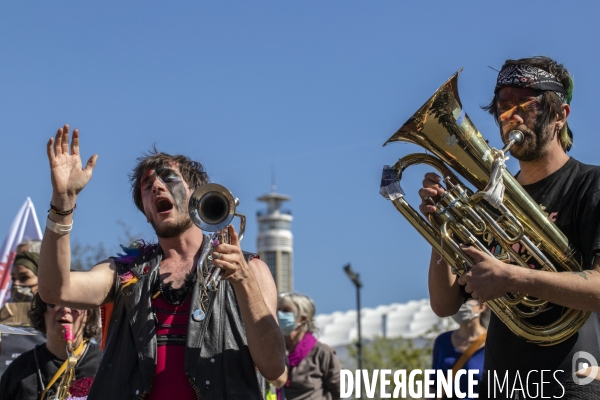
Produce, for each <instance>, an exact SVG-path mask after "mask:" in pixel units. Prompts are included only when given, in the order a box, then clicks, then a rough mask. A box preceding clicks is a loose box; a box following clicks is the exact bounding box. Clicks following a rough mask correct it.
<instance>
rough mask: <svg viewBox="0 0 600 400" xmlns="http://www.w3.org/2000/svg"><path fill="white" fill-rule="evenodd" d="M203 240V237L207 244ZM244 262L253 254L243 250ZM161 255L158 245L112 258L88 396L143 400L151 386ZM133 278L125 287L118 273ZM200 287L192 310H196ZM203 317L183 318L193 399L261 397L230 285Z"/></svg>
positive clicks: (215, 294) (220, 290) (212, 295)
mask: <svg viewBox="0 0 600 400" xmlns="http://www.w3.org/2000/svg"><path fill="white" fill-rule="evenodd" d="M206 242H207V240H205V241H204V243H206ZM244 256H245V258H246V261H249V260H250V259H252V258H253V257H254V256H255V255H253V254H251V253H244ZM161 259H162V251H161V250H160V247H158V246H156V248H155V249H154V250H153V251H151V252H149V253H147V254H146V255H142V256H140V257H139V258H138V259H137V260H135V261H134V262H132V263H130V264H128V265H124V264H121V263H118V262H117V284H116V287H115V302H114V309H113V313H112V316H111V319H110V325H109V331H108V339H107V342H106V348H105V351H104V357H103V359H102V362H101V363H100V367H99V368H98V373H97V374H96V378H95V379H94V383H93V385H92V388H91V390H90V393H89V395H88V399H89V400H106V399H111V400H113V399H115V400H116V399H142V398H144V397H145V396H146V395H147V394H148V393H149V392H150V390H151V388H152V381H153V379H154V371H155V367H156V360H155V358H156V346H157V342H156V331H155V322H154V317H153V313H152V307H151V296H152V289H153V286H154V282H155V280H156V279H158V266H159V264H160V260H161ZM127 273H133V275H134V276H135V278H137V282H135V283H133V284H129V285H124V284H122V283H121V282H120V277H121V276H122V275H123V274H127ZM198 290H199V285H198V283H196V285H195V287H194V291H193V298H192V305H191V312H193V311H194V310H196V309H198V308H200V299H199V296H198ZM208 304H209V305H208V307H207V310H208V312H207V315H206V318H205V319H204V320H203V321H200V322H197V321H195V320H194V319H192V317H191V313H190V316H189V317H188V321H189V322H188V332H187V344H186V349H185V372H186V375H187V378H188V380H189V381H190V384H191V385H192V387H193V388H194V391H195V392H196V396H197V397H198V399H200V398H201V399H207V400H208V399H214V400H223V399H230V400H237V399H240V400H241V399H244V400H252V399H256V400H259V399H261V400H262V399H264V394H263V393H262V392H263V388H264V378H262V376H260V374H259V373H258V371H257V370H256V368H255V366H254V362H253V361H252V358H251V356H250V350H249V348H248V342H247V339H246V331H245V328H244V323H243V321H242V317H241V314H240V310H239V307H238V304H237V299H236V296H235V292H234V290H233V287H232V286H231V284H230V283H229V282H227V281H221V283H220V284H219V287H218V290H217V291H215V292H211V293H210V296H209V301H208Z"/></svg>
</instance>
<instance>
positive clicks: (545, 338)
mask: <svg viewBox="0 0 600 400" xmlns="http://www.w3.org/2000/svg"><path fill="white" fill-rule="evenodd" d="M459 73H460V71H458V72H457V73H456V74H454V75H453V76H452V77H451V78H450V79H449V80H448V81H447V82H446V83H445V84H444V85H442V86H441V87H440V88H439V89H438V90H437V91H436V92H435V93H434V94H433V96H432V97H431V98H430V99H429V100H428V101H427V102H426V103H425V104H424V105H423V106H422V107H421V108H420V109H419V110H418V111H417V112H416V113H415V114H414V115H413V116H412V117H410V118H409V120H408V121H407V122H406V123H405V124H404V125H403V126H402V127H401V128H400V129H398V131H397V132H396V133H395V134H394V135H393V136H392V137H390V138H389V139H388V140H387V141H386V142H385V144H384V146H385V145H387V144H388V143H391V142H409V143H414V144H417V145H419V146H421V147H423V148H424V149H425V150H427V151H428V152H430V153H432V154H433V155H432V154H423V153H413V154H409V155H407V156H405V157H402V158H401V159H399V160H398V162H396V164H394V165H393V166H392V167H389V166H386V167H387V168H385V167H384V179H382V194H383V195H384V196H385V197H387V198H388V199H390V200H391V201H392V204H393V205H394V207H396V209H397V210H398V211H399V212H400V213H401V214H402V215H403V216H404V217H405V218H406V219H407V220H408V221H409V222H410V223H411V224H412V225H413V226H414V227H415V229H417V231H418V232H419V233H420V234H421V235H422V236H423V237H424V238H425V240H427V242H429V244H430V245H431V246H432V247H433V248H434V249H435V250H436V251H437V252H438V253H440V254H441V255H442V257H443V259H444V260H446V261H447V262H448V264H449V265H450V266H451V268H452V271H453V272H454V273H456V274H458V275H462V274H463V273H465V272H466V271H468V269H469V268H471V267H472V266H473V265H474V263H473V261H472V260H471V258H469V256H467V255H466V254H465V253H464V252H463V251H462V250H461V249H460V244H463V245H468V246H474V247H476V248H478V249H480V250H481V251H484V252H486V253H488V254H489V255H492V254H491V253H490V252H489V250H488V249H487V248H486V246H485V245H484V244H483V243H482V242H481V240H480V238H481V237H486V236H487V237H488V238H489V237H490V235H491V236H492V237H493V238H494V239H495V240H496V241H497V242H498V244H499V245H500V246H501V247H502V248H503V249H504V251H505V254H504V255H503V256H501V257H498V256H496V258H498V259H500V260H501V261H503V262H509V261H511V262H516V263H517V264H518V265H519V266H521V267H524V268H529V266H528V264H527V262H526V261H525V260H523V259H522V258H521V256H520V255H519V254H518V253H517V252H516V251H515V250H514V249H513V245H515V244H519V245H520V246H522V247H524V248H525V249H526V250H527V252H528V253H529V254H530V255H531V256H532V257H533V258H534V259H535V260H536V261H537V263H538V264H539V265H540V266H541V269H542V270H546V271H553V272H557V271H581V266H580V265H579V263H578V261H577V260H576V259H575V257H574V256H573V254H572V250H571V249H569V245H568V240H567V238H566V237H565V235H564V234H563V233H562V232H561V231H560V230H559V229H558V228H557V227H556V225H554V223H552V222H551V221H550V220H549V219H548V216H547V215H546V214H545V213H544V212H543V211H542V209H541V208H540V206H538V205H537V204H536V203H535V201H533V199H532V198H531V197H529V195H528V194H527V193H526V192H525V190H523V188H522V187H521V186H520V185H519V183H518V182H517V180H516V179H515V178H514V177H513V176H512V175H511V174H510V173H509V172H508V171H506V170H505V168H503V160H504V153H506V152H507V151H508V149H509V148H510V146H512V144H513V143H518V142H519V140H522V133H521V132H518V131H513V132H511V136H510V138H509V143H508V144H507V145H506V146H505V147H504V148H503V149H501V150H497V149H492V148H490V147H489V146H488V144H487V142H486V141H485V140H484V139H483V137H482V135H481V133H479V131H478V130H477V128H475V126H474V125H473V123H472V122H471V120H470V119H469V117H468V116H467V115H466V113H465V112H464V110H463V108H462V104H461V102H460V98H459V96H458V74H459ZM519 134H521V137H519ZM415 164H427V165H429V166H432V167H434V168H435V169H437V170H438V171H439V172H440V173H441V174H442V175H444V174H445V173H446V172H447V170H449V168H452V169H453V170H454V171H455V172H456V173H457V174H458V175H459V176H462V177H464V179H466V180H467V181H468V182H469V183H470V184H471V185H473V186H474V187H475V188H476V189H477V190H478V191H477V192H476V193H474V192H473V191H472V190H471V189H469V188H468V187H467V186H465V185H464V184H463V183H462V182H460V181H459V180H458V179H456V180H454V179H452V178H451V177H450V176H448V174H446V176H445V177H444V182H446V184H447V190H446V192H445V194H444V196H443V198H442V199H441V200H440V201H439V202H438V203H437V204H435V205H436V206H437V209H438V211H437V212H436V214H435V215H432V216H430V218H429V219H428V220H427V219H425V218H424V217H423V216H422V215H421V214H420V213H419V212H417V211H416V210H415V209H414V208H413V207H411V206H410V204H409V203H408V202H407V201H406V200H405V198H404V192H403V191H402V188H401V186H400V179H401V178H402V173H403V172H404V170H405V169H406V168H408V167H410V166H411V165H415ZM493 179H500V180H501V181H502V182H503V185H504V186H503V188H504V189H503V191H504V194H503V196H501V198H500V200H499V201H498V200H497V199H496V200H494V201H492V200H491V199H489V195H490V192H491V189H490V187H489V186H490V185H489V184H490V182H491V180H493ZM484 200H485V201H484ZM490 204H493V206H490ZM492 256H493V255H492ZM487 304H488V306H489V307H490V308H491V309H492V311H493V312H494V313H495V314H496V315H497V316H498V318H500V320H502V322H503V323H504V324H505V325H506V326H507V327H508V328H509V329H510V330H511V331H512V332H514V333H515V334H516V335H519V336H521V337H523V338H525V339H526V340H528V341H530V342H533V343H536V344H538V345H541V346H548V345H553V344H556V343H560V342H562V341H564V340H567V339H568V338H569V337H571V336H572V335H573V334H575V333H576V332H577V331H578V330H579V328H580V327H581V326H582V325H583V324H584V323H585V321H586V320H587V318H588V317H589V315H590V312H587V311H579V310H573V309H568V308H564V312H563V313H562V314H561V315H560V316H559V317H558V318H557V319H556V320H554V321H553V322H551V323H550V324H547V325H536V324H533V323H531V322H529V321H528V319H529V318H532V317H534V316H537V315H539V314H540V313H541V312H543V311H545V310H547V309H548V308H549V306H548V304H549V303H548V302H547V301H545V300H542V299H537V298H533V297H530V296H528V295H527V294H524V293H506V294H505V295H504V296H502V297H500V298H498V299H495V300H491V301H488V302H487Z"/></svg>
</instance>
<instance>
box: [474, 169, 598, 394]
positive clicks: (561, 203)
mask: <svg viewBox="0 0 600 400" xmlns="http://www.w3.org/2000/svg"><path fill="white" fill-rule="evenodd" d="M523 188H524V189H525V190H526V191H527V193H528V194H529V195H530V196H531V197H532V198H533V199H534V200H535V201H536V202H537V203H538V204H540V205H541V206H542V207H543V209H544V211H545V212H546V213H547V214H548V217H549V218H550V219H551V220H553V221H554V222H555V223H556V225H557V226H558V228H559V229H560V230H561V231H562V232H563V233H564V234H565V236H566V237H567V239H568V240H569V246H570V247H571V249H572V250H573V251H574V252H575V256H576V258H577V259H578V260H580V261H581V266H582V268H583V269H591V268H592V262H593V259H594V255H595V253H596V252H597V251H599V250H600V167H598V166H591V165H586V164H583V163H581V162H579V161H577V160H575V159H573V158H570V159H569V160H568V161H567V163H566V164H565V165H564V166H562V167H561V168H560V169H559V170H558V171H556V172H554V173H553V174H551V175H549V176H548V177H546V178H544V179H542V180H541V181H539V182H536V183H533V184H531V185H526V186H524V187H523ZM491 250H492V252H493V251H494V249H493V248H492V249H491ZM529 263H530V264H534V265H535V264H536V263H535V261H534V260H531V261H529ZM582 279H584V278H583V277H582ZM549 307H550V309H549V310H548V311H544V312H542V313H541V314H539V315H538V316H536V317H533V318H530V319H527V322H530V323H533V324H538V325H546V324H548V323H549V322H551V321H554V320H556V319H557V318H558V316H560V315H561V312H562V310H563V307H562V306H558V305H555V304H549ZM596 319H597V315H596V314H595V313H593V314H592V316H591V317H590V318H589V319H588V321H587V322H586V324H585V325H584V326H583V327H582V328H581V329H580V330H579V331H578V332H577V333H576V334H575V335H573V336H572V337H570V338H569V339H567V340H566V341H564V342H562V343H559V344H556V345H553V346H539V345H537V344H533V343H529V342H527V341H526V340H525V339H523V338H521V337H518V336H517V335H515V334H514V333H512V332H511V331H510V330H509V329H508V328H507V327H506V325H504V323H502V321H500V319H499V318H498V317H497V316H496V315H494V314H492V317H491V320H490V325H489V331H488V337H487V341H486V345H485V362H484V377H483V380H482V385H484V386H487V382H488V376H487V375H490V378H489V382H490V386H491V387H490V388H489V389H490V390H491V393H493V384H494V375H492V373H493V371H495V373H496V376H497V377H498V380H499V381H502V379H503V378H504V376H505V374H506V371H508V385H509V388H512V386H513V383H514V382H515V381H516V380H517V379H518V377H517V371H518V372H519V377H520V380H521V382H522V384H523V386H525V385H527V384H528V385H529V393H530V395H531V396H532V397H534V396H535V393H536V390H537V392H538V394H537V396H538V398H541V393H539V390H540V382H541V381H542V379H543V382H545V383H544V393H543V394H544V396H550V397H552V395H553V393H554V392H555V391H556V390H558V395H560V394H561V393H562V391H561V388H560V385H559V384H558V382H557V381H560V382H566V381H568V380H569V379H570V378H571V376H572V372H573V371H572V365H571V363H572V358H573V355H574V354H575V352H577V351H586V352H588V353H590V354H591V355H593V356H594V357H595V358H596V360H598V361H599V362H600V344H599V338H598V333H597V326H598V321H597V320H596ZM542 370H550V371H551V372H545V373H544V375H543V377H542V376H541V371H542ZM557 370H563V371H564V372H562V373H560V372H558V373H556V375H554V374H555V371H557ZM490 371H492V372H490ZM530 371H537V372H531V374H529V383H527V377H528V373H530ZM533 385H537V387H535V386H533ZM516 387H520V386H519V385H517V386H516ZM482 389H483V391H480V398H485V396H484V395H483V394H485V393H490V392H487V390H486V389H485V388H482ZM496 390H497V392H496V398H505V396H502V395H500V394H499V386H498V385H496ZM515 393H516V392H515ZM503 394H506V391H504V393H503ZM525 395H527V393H525ZM519 396H520V397H519V398H520V399H523V398H529V397H524V396H523V394H522V393H521V392H519Z"/></svg>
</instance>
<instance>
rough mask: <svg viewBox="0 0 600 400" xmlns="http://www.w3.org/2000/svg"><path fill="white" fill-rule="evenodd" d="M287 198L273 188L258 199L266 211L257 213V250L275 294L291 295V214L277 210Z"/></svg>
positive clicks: (292, 281)
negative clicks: (273, 285)
mask: <svg viewBox="0 0 600 400" xmlns="http://www.w3.org/2000/svg"><path fill="white" fill-rule="evenodd" d="M290 199H291V197H290V196H286V195H284V194H279V193H275V187H274V186H273V187H272V191H271V193H269V194H265V195H264V196H261V197H259V198H258V199H257V200H258V201H264V202H265V203H267V211H266V212H264V211H259V212H258V213H257V219H258V237H257V240H256V242H257V243H256V249H257V250H258V254H259V256H260V258H261V259H262V260H263V261H264V262H265V263H266V264H267V265H268V266H269V269H270V270H271V274H273V279H274V280H275V284H276V285H277V292H278V293H286V292H291V291H293V289H294V276H293V273H292V271H293V268H292V266H293V254H294V244H293V235H292V230H291V223H292V219H293V218H292V213H291V212H290V211H283V210H281V209H280V207H281V204H282V203H284V202H286V201H289V200H290Z"/></svg>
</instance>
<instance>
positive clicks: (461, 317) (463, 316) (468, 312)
mask: <svg viewBox="0 0 600 400" xmlns="http://www.w3.org/2000/svg"><path fill="white" fill-rule="evenodd" d="M473 306H474V304H469V302H467V303H465V304H463V305H462V306H460V308H459V309H458V312H457V313H456V314H454V315H453V316H452V319H453V320H455V321H456V323H457V324H459V325H463V324H467V323H469V322H471V321H472V320H474V319H475V318H477V317H479V313H473Z"/></svg>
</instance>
